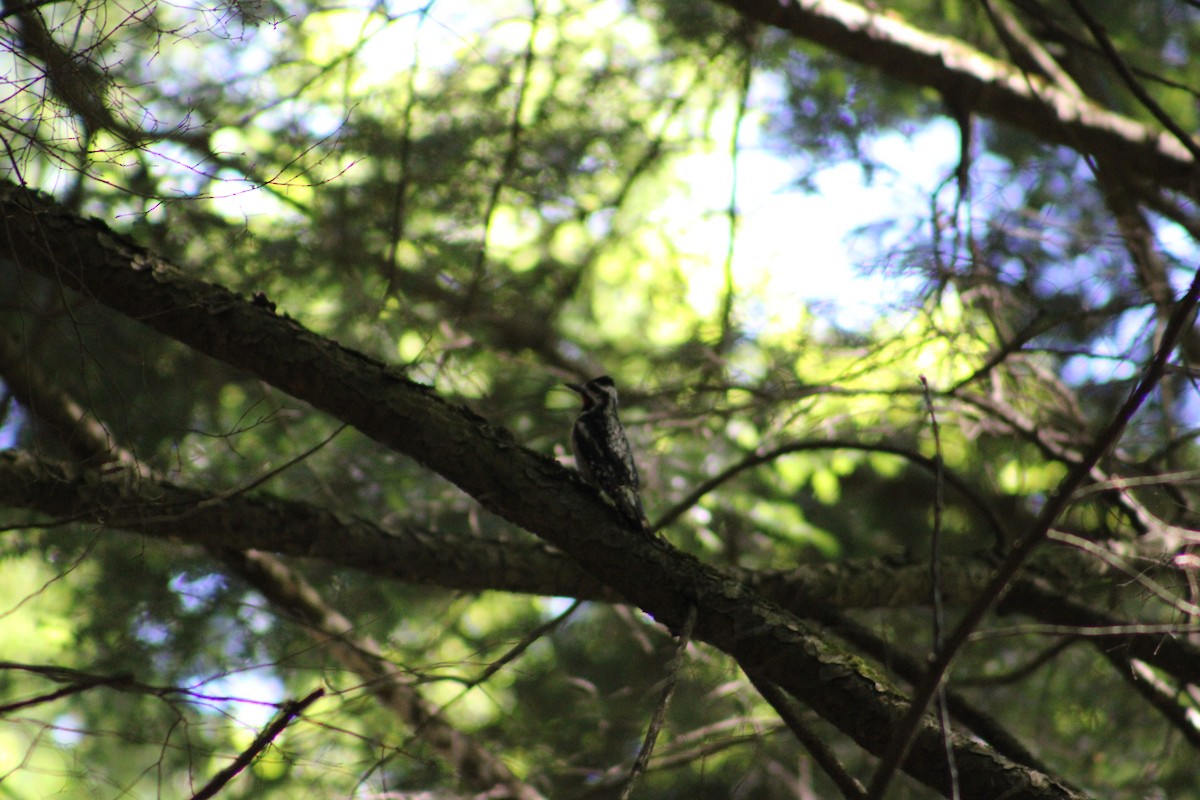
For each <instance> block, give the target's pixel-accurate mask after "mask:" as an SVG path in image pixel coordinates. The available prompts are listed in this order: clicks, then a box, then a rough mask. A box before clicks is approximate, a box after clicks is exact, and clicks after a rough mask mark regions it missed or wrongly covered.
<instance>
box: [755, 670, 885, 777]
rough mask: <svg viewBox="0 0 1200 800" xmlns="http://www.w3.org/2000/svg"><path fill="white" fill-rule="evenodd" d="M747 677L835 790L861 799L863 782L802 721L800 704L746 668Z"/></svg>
mask: <svg viewBox="0 0 1200 800" xmlns="http://www.w3.org/2000/svg"><path fill="white" fill-rule="evenodd" d="M746 677H748V678H749V679H750V682H751V683H752V684H754V688H755V689H757V690H758V693H759V694H761V695H762V697H763V699H764V700H766V701H767V702H768V703H770V704H771V707H772V708H774V709H775V712H776V713H777V714H779V718H780V719H782V720H783V721H784V723H786V724H787V726H788V728H789V729H790V730H791V732H792V733H793V734H795V736H796V738H797V739H798V740H800V744H801V745H803V746H804V749H806V750H808V754H809V755H810V756H812V759H813V761H815V762H816V764H817V766H818V767H820V768H821V769H822V770H824V771H825V774H826V775H828V776H829V779H830V780H832V781H833V782H834V784H835V785H836V786H837V787H838V791H840V792H841V793H842V796H843V797H846V798H848V800H862V798H865V797H866V796H867V790H866V788H865V787H864V786H863V785H862V782H861V781H859V780H858V778H855V777H854V776H853V775H851V774H850V773H849V772H847V771H846V768H845V767H843V766H842V764H841V762H840V761H838V759H837V756H835V755H834V754H833V751H832V750H831V749H830V748H829V747H828V746H827V745H826V744H825V742H824V741H822V740H821V737H820V736H818V735H817V733H816V732H815V731H813V730H812V729H811V728H809V727H808V726H807V725H805V724H804V720H803V719H802V718H801V716H800V704H799V703H797V702H796V700H795V699H794V698H793V697H792V696H791V695H789V694H788V693H787V692H785V691H783V690H782V689H780V688H779V687H778V686H776V685H775V684H774V683H771V682H770V681H768V680H764V679H762V678H758V677H756V676H755V675H753V674H752V673H749V672H748V673H746Z"/></svg>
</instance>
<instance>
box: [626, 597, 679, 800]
mask: <svg viewBox="0 0 1200 800" xmlns="http://www.w3.org/2000/svg"><path fill="white" fill-rule="evenodd" d="M695 626H696V606H695V604H691V605H689V606H688V611H687V617H686V618H684V620H683V627H681V628H680V629H679V641H678V642H677V643H676V645H675V655H673V656H672V657H671V662H670V663H669V664H667V683H666V685H665V686H664V687H663V690H662V697H661V698H660V699H659V701H658V707H657V708H655V709H654V716H653V717H652V718H651V720H650V727H649V729H647V730H646V738H645V740H643V741H642V749H641V751H640V752H639V753H638V755H637V758H636V759H634V762H633V766H632V767H631V768H630V770H629V778H628V779H627V780H626V781H625V787H624V788H623V789H621V797H620V800H628V799H629V796H630V795H631V794H632V793H633V786H634V784H635V783H636V782H637V779H638V778H639V777H641V775H642V773H644V772H645V771H646V765H647V764H648V763H649V762H650V754H651V753H653V752H654V742H655V741H656V740H657V739H658V734H659V732H661V731H662V727H663V723H665V722H666V720H667V706H668V705H670V703H671V695H673V694H674V693H675V684H676V680H677V678H678V677H679V668H680V666H682V664H683V654H684V653H685V652H686V651H687V646H688V642H689V641H691V638H692V628H694V627H695Z"/></svg>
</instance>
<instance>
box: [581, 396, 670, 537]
mask: <svg viewBox="0 0 1200 800" xmlns="http://www.w3.org/2000/svg"><path fill="white" fill-rule="evenodd" d="M567 386H568V387H569V388H570V389H573V390H574V391H575V392H577V393H578V394H579V396H580V397H582V398H583V410H582V411H580V412H579V416H578V417H576V419H575V426H574V427H573V428H572V429H571V450H573V451H574V453H575V465H576V466H577V467H578V469H579V472H580V474H582V475H583V478H584V480H586V481H587V482H588V483H590V484H592V485H593V486H595V487H596V488H597V489H599V490H600V491H601V492H603V493H604V495H605V497H607V498H608V499H609V500H611V501H612V503H613V505H614V506H616V507H617V511H619V512H621V517H622V518H623V519H624V520H625V521H626V522H628V523H629V524H630V525H631V526H632V527H633V528H634V530H639V531H646V532H649V530H650V523H649V522H648V521H647V520H646V512H645V511H643V510H642V499H641V497H640V496H639V495H638V489H639V488H640V481H639V480H638V471H637V465H636V464H634V463H633V450H632V449H631V448H630V447H629V440H628V439H626V438H625V428H623V427H622V426H621V420H620V419H619V418H618V417H617V387H616V385H615V384H614V383H613V379H612V378H610V377H608V376H607V375H601V376H600V377H599V378H593V379H592V380H590V381H588V382H587V383H585V384H583V385H582V386H579V385H577V384H574V383H568V384H567Z"/></svg>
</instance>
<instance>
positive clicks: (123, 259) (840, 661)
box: [0, 184, 1078, 798]
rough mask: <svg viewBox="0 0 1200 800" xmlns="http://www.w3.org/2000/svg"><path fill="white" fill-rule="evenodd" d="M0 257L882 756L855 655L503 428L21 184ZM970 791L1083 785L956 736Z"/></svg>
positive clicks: (943, 781) (1062, 794)
mask: <svg viewBox="0 0 1200 800" xmlns="http://www.w3.org/2000/svg"><path fill="white" fill-rule="evenodd" d="M0 255H2V256H3V257H7V258H9V259H11V260H12V261H14V262H15V263H16V264H18V265H19V266H20V267H22V268H24V269H28V270H32V271H34V272H37V273H39V274H42V275H45V276H47V277H49V278H51V279H53V280H57V281H59V282H60V283H61V284H62V285H64V286H66V287H69V288H72V289H75V290H76V291H79V292H81V293H83V294H84V295H85V296H88V297H92V298H94V299H96V300H97V301H98V302H100V303H102V304H105V305H107V306H109V307H111V308H113V309H115V310H117V311H119V312H121V313H123V314H125V315H127V316H129V317H131V318H133V319H135V320H138V321H141V322H143V323H145V324H146V325H149V326H150V327H153V328H155V329H156V330H158V331H160V332H162V333H164V334H166V335H168V336H171V337H173V338H175V339H177V340H179V341H181V342H183V343H185V344H187V345H189V346H191V347H193V348H195V349H196V350H198V351H200V352H203V353H206V354H208V355H211V356H213V357H215V358H218V359H221V360H223V361H225V362H226V363H229V364H231V365H234V366H237V367H239V368H242V369H246V370H248V371H250V372H252V373H253V374H255V375H257V376H258V377H260V378H262V379H263V380H266V381H268V382H270V383H272V384H274V385H275V386H277V387H278V388H280V389H281V390H283V391H286V392H288V393H289V394H292V395H293V396H295V397H297V398H300V399H303V400H305V401H307V402H309V403H312V404H313V405H314V406H316V407H317V408H320V409H321V410H323V411H326V412H328V413H330V414H332V415H333V416H335V417H337V418H339V419H341V420H343V421H345V422H347V423H349V424H351V425H354V426H355V427H357V428H358V429H359V430H360V431H362V432H363V433H364V434H366V435H368V436H370V437H371V438H374V439H375V440H377V441H379V442H380V443H382V444H384V445H386V446H388V447H390V448H392V449H394V450H396V451H398V452H401V453H405V454H407V455H409V456H411V457H412V458H414V459H415V460H417V461H418V462H420V463H421V464H423V465H425V466H426V467H428V468H429V469H431V470H433V471H434V472H437V473H439V474H440V475H442V476H443V477H445V478H447V479H448V480H450V481H452V482H453V483H455V484H456V485H458V486H459V487H460V488H462V489H463V490H464V491H466V492H467V493H468V494H470V495H471V496H473V497H474V498H475V499H477V500H478V501H479V502H480V503H481V504H482V505H483V506H484V507H485V508H487V509H489V510H491V511H493V512H494V513H496V514H498V515H499V516H501V517H504V518H505V519H508V520H510V521H511V522H513V523H514V524H516V525H519V526H521V527H524V528H526V529H528V530H530V531H532V532H534V533H536V534H537V535H538V536H540V537H542V538H543V539H545V540H546V541H548V542H550V543H552V544H554V545H555V546H556V547H558V548H560V549H561V550H563V551H564V552H566V553H567V554H569V555H570V556H572V557H573V558H575V560H577V561H578V562H579V564H580V565H581V566H583V568H584V569H585V570H587V571H588V572H589V573H591V574H592V575H593V576H595V577H596V578H597V579H598V580H600V581H602V582H603V583H605V584H607V585H609V586H611V587H612V588H613V589H615V590H616V591H618V592H619V593H620V594H621V595H623V596H624V597H625V598H626V599H628V600H629V601H630V602H633V603H635V604H636V605H638V606H639V607H641V608H642V609H644V610H645V611H647V612H648V613H650V614H651V615H653V616H654V617H655V618H657V619H658V620H660V621H661V622H663V623H665V624H666V625H667V626H668V627H671V628H677V627H678V626H680V625H681V624H682V622H683V620H684V617H685V615H686V613H687V609H688V607H689V606H690V605H692V604H694V605H695V606H696V607H697V609H698V617H697V623H696V638H697V639H700V640H703V641H706V642H708V643H710V644H712V645H714V646H715V647H717V648H719V649H721V650H723V651H725V652H726V653H728V654H730V655H731V656H733V657H734V658H735V659H736V660H737V661H738V662H739V663H741V664H742V665H743V666H744V667H745V668H746V669H747V670H753V671H755V673H756V674H757V675H759V676H761V677H763V678H765V679H767V680H769V681H772V682H773V683H776V684H778V685H779V686H780V688H781V689H783V690H785V691H787V692H788V693H789V694H791V695H793V696H794V697H796V698H797V699H799V700H801V701H802V702H804V703H806V704H807V705H808V706H809V707H810V708H812V709H813V710H815V711H816V712H817V713H818V714H820V715H821V716H823V717H825V718H826V719H828V720H829V721H830V722H832V723H833V724H834V725H836V726H837V727H839V728H840V729H841V730H842V731H844V732H845V733H846V734H847V735H849V736H850V737H851V738H853V739H854V740H855V741H856V742H858V744H859V745H860V746H862V747H863V748H865V749H866V750H868V751H869V752H873V753H881V752H882V750H883V748H884V747H885V746H886V743H887V739H888V734H889V732H890V731H891V730H892V729H893V728H894V727H895V726H896V724H897V723H898V722H899V721H900V718H901V716H902V714H903V712H904V709H905V707H906V705H907V703H906V702H905V698H904V696H903V695H902V694H901V693H900V692H899V691H897V690H896V689H895V688H893V687H891V686H890V685H888V683H887V681H886V679H884V678H883V677H882V676H880V675H877V674H875V673H873V672H871V671H869V670H867V669H865V667H864V666H863V665H862V663H861V661H859V660H858V659H856V658H853V657H851V656H848V655H847V654H845V653H842V652H840V651H838V650H836V649H834V648H833V647H831V646H830V645H828V644H827V643H826V642H825V641H824V640H823V638H822V637H820V636H818V635H817V634H816V633H815V632H814V631H812V630H811V629H810V628H809V627H808V626H806V625H804V624H803V623H801V622H800V621H799V620H798V619H796V618H795V617H794V616H792V615H790V614H788V613H787V612H785V611H784V610H783V609H781V608H780V607H779V606H776V605H773V604H771V603H769V602H766V601H765V600H763V599H762V598H760V597H758V596H757V595H756V594H755V593H753V592H752V591H750V590H748V589H746V588H745V587H744V586H742V585H740V584H739V583H737V582H736V581H734V580H732V579H730V577H729V576H727V575H725V574H722V573H720V572H718V571H716V570H714V569H712V568H711V567H708V566H706V565H704V564H701V563H700V562H698V561H696V560H695V559H694V558H691V557H689V556H687V555H685V554H683V553H680V552H678V551H676V550H674V549H673V548H672V547H670V545H668V544H666V543H665V542H663V541H661V540H650V539H648V538H647V537H643V536H638V535H635V534H633V533H632V532H630V531H628V530H626V529H625V528H624V527H623V526H622V525H621V524H620V521H619V520H618V519H617V517H616V516H615V512H613V511H612V510H611V509H610V508H609V507H608V506H606V505H605V504H604V503H603V502H602V501H601V500H600V498H599V496H598V495H597V494H596V492H595V491H594V490H592V489H591V488H590V487H588V486H587V485H586V484H584V483H583V482H582V480H580V479H579V478H578V477H577V476H576V475H575V474H574V473H572V472H570V471H568V470H566V469H565V468H564V467H562V466H561V465H559V464H557V463H556V462H554V461H553V460H551V459H549V458H547V457H545V456H542V455H540V454H537V453H534V452H531V451H529V450H526V449H524V448H522V447H520V446H518V445H517V444H516V443H515V442H514V441H513V440H512V437H511V436H510V435H509V434H508V433H507V432H505V431H503V430H500V429H497V428H495V427H493V426H492V425H490V424H489V423H488V422H487V421H486V420H484V419H482V418H481V417H479V416H477V415H475V414H473V413H472V412H470V411H469V410H467V409H464V408H461V407H457V406H453V405H450V404H449V403H446V402H445V401H443V400H442V399H441V398H439V397H438V396H437V395H436V394H435V393H434V392H433V391H432V390H431V389H429V388H428V387H424V386H421V385H418V384H416V383H413V382H411V381H409V380H407V379H406V378H404V377H403V376H401V375H397V374H396V372H395V371H394V370H389V369H388V368H387V367H386V365H384V364H382V363H380V362H378V361H375V360H374V359H371V358H368V357H366V356H364V355H362V354H359V353H356V352H354V351H351V350H348V349H346V348H343V347H340V346H338V345H337V344H336V343H334V342H331V341H329V340H326V339H322V338H321V337H318V336H316V335H314V334H313V333H311V332H310V331H308V330H306V329H304V328H303V327H302V326H300V325H298V324H296V323H295V322H293V321H291V320H289V319H285V318H283V317H278V316H275V315H274V314H273V313H271V312H269V311H267V310H266V309H263V308H261V307H257V306H255V305H254V304H252V303H251V302H250V301H248V300H244V299H241V298H239V297H237V296H236V295H234V294H233V293H231V292H229V291H228V290H225V289H223V288H221V287H219V286H214V285H211V284H206V283H203V282H201V281H197V280H195V279H192V278H188V277H186V276H184V275H183V274H182V273H181V272H180V271H179V270H178V269H176V268H174V267H173V266H171V265H170V264H167V263H165V262H163V261H162V260H161V259H158V258H157V257H155V256H154V255H153V254H151V253H149V252H147V251H146V250H144V249H143V248H141V247H139V246H137V245H136V244H134V243H133V242H132V241H131V240H128V239H127V238H125V237H122V236H119V235H117V234H114V233H112V232H111V231H109V230H108V229H107V228H106V227H105V226H104V225H103V224H102V223H99V222H95V221H85V220H81V219H79V218H77V217H74V216H73V215H71V214H69V213H68V212H66V211H65V210H64V209H62V208H61V207H59V206H57V205H55V204H53V203H52V202H50V201H48V200H47V199H45V198H43V197H40V196H35V195H34V194H33V193H31V192H28V191H27V190H24V189H21V188H19V187H15V186H12V185H11V184H8V185H5V186H4V187H3V188H2V189H0ZM952 746H953V748H954V755H955V761H956V763H957V764H958V765H959V767H960V771H961V772H960V784H961V786H962V790H963V792H964V794H966V795H967V796H978V797H984V796H995V795H997V794H1005V793H1008V794H1010V795H1014V796H1021V797H1028V798H1043V797H1044V798H1067V797H1077V796H1078V795H1077V794H1076V793H1075V792H1073V791H1072V790H1070V789H1068V788H1067V787H1065V786H1063V785H1061V784H1059V783H1057V782H1056V781H1054V780H1052V779H1050V778H1048V777H1047V776H1045V775H1043V774H1041V773H1039V772H1036V771H1033V770H1029V769H1027V768H1023V767H1020V766H1019V765H1016V764H1014V763H1012V762H1011V761H1009V760H1008V759H1005V758H1003V757H1002V756H1000V755H998V754H997V753H996V752H995V751H993V750H991V749H990V748H988V747H986V746H984V745H981V744H979V743H977V742H973V741H970V740H968V739H966V738H965V737H962V736H959V735H957V734H952ZM942 752H943V745H942V741H941V737H940V734H939V732H938V729H937V726H936V725H934V724H932V723H931V722H930V720H928V719H927V718H926V719H924V720H922V722H921V724H919V725H918V729H917V732H916V734H915V736H914V747H913V750H912V754H913V755H912V757H911V758H909V759H908V760H907V761H906V763H905V764H904V768H905V769H906V770H907V771H908V772H909V773H910V774H911V775H913V776H914V777H915V778H917V779H918V780H920V781H922V782H925V783H927V784H929V785H931V786H934V787H936V788H937V789H939V790H940V791H943V792H944V791H948V786H949V785H948V782H947V775H946V773H945V771H944V769H943V768H942V766H941V760H940V759H939V758H938V757H936V756H935V754H940V753H942Z"/></svg>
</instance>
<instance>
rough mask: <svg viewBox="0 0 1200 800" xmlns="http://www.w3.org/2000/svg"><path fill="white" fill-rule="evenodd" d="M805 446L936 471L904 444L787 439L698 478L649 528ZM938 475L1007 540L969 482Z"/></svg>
mask: <svg viewBox="0 0 1200 800" xmlns="http://www.w3.org/2000/svg"><path fill="white" fill-rule="evenodd" d="M808 450H857V451H860V452H865V453H886V454H888V455H893V456H899V457H901V458H904V459H907V460H908V461H910V462H912V463H913V464H915V465H917V466H918V467H921V468H922V469H924V470H926V471H928V472H936V465H935V464H934V460H933V459H932V458H929V457H928V456H924V455H922V454H921V453H918V452H916V451H914V450H909V449H908V448H905V447H898V446H896V445H891V444H878V443H871V442H856V441H854V440H851V439H828V440H824V441H821V440H810V441H801V442H789V443H787V444H783V445H780V446H779V447H776V448H773V449H771V450H767V451H765V452H755V453H751V454H750V455H748V456H746V457H745V458H743V459H742V460H741V461H739V462H737V463H736V464H733V465H731V466H729V467H726V468H725V469H724V470H722V471H721V472H719V473H717V474H716V475H714V476H713V477H711V478H709V479H708V480H706V481H704V482H702V483H701V484H700V485H699V486H697V487H696V488H695V489H693V490H692V491H691V493H689V494H688V495H687V496H686V497H684V498H683V499H682V500H680V501H679V502H678V503H676V504H675V505H673V506H672V507H671V508H669V509H668V510H667V512H666V513H665V514H663V515H662V516H661V517H660V518H659V519H658V520H656V521H655V522H654V524H653V526H652V528H653V530H656V531H658V530H661V529H663V528H665V527H667V526H668V525H670V524H672V523H673V522H675V520H677V519H679V517H681V516H683V514H684V513H685V512H686V511H687V510H688V509H689V508H691V507H692V506H694V505H696V503H698V502H700V498H702V497H704V495H706V494H708V493H709V492H711V491H712V490H713V489H716V488H717V487H718V486H720V485H721V484H723V483H725V482H726V481H728V480H731V479H732V478H734V477H735V476H736V475H738V474H739V473H741V472H744V471H745V470H748V469H752V468H754V467H757V466H760V465H762V464H767V463H770V462H772V461H774V460H775V459H777V458H780V457H782V456H786V455H790V454H792V453H803V452H805V451H808ZM942 479H943V481H944V483H946V484H948V485H950V486H953V487H954V488H955V489H957V490H958V491H959V492H960V493H962V496H963V497H964V498H966V500H967V501H968V502H969V503H970V504H971V505H972V506H973V507H974V508H975V509H976V510H977V511H978V512H979V513H980V514H982V515H983V517H984V519H986V520H987V521H988V523H989V524H990V525H991V527H992V530H993V531H994V532H995V534H996V541H997V543H998V544H1001V545H1002V544H1004V543H1006V542H1008V541H1009V537H1008V534H1007V532H1006V531H1005V528H1004V525H1003V523H1001V522H1000V518H999V517H997V516H996V513H995V511H993V510H992V508H991V506H989V505H988V504H987V503H986V502H984V500H983V498H981V497H980V496H979V495H978V494H976V493H975V491H974V490H973V489H972V488H971V486H970V484H968V483H967V482H966V481H964V480H962V479H961V478H959V477H958V476H957V475H955V474H954V473H953V472H950V471H948V470H946V469H944V468H943V470H942Z"/></svg>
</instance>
